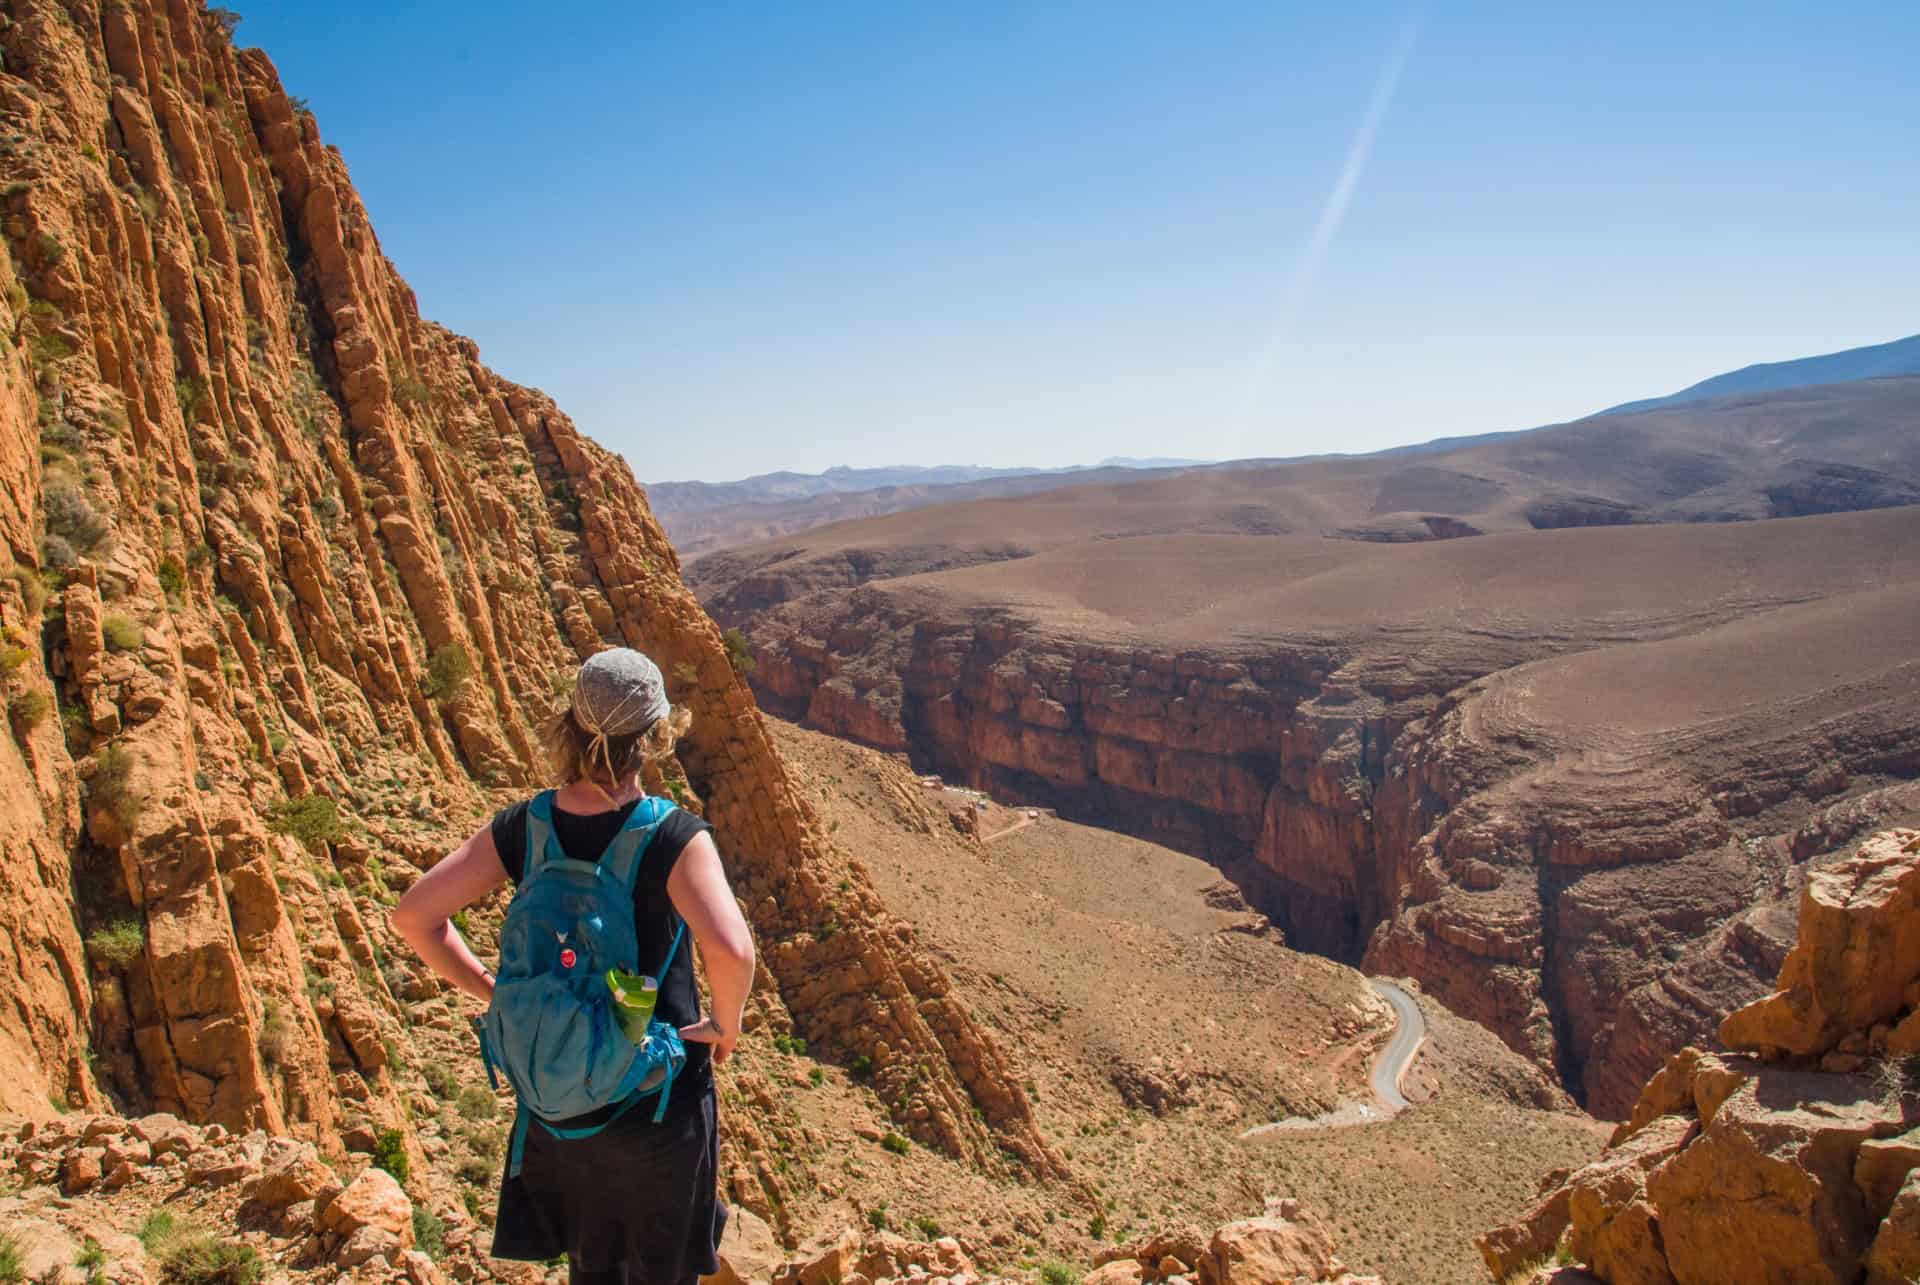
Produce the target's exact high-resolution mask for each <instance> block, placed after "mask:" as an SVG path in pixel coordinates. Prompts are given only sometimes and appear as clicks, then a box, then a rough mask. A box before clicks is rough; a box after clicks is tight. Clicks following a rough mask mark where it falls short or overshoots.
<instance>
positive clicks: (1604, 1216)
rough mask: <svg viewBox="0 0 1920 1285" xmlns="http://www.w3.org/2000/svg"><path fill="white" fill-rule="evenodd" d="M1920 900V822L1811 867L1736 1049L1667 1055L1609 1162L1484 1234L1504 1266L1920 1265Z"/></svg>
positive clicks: (1791, 1274)
mask: <svg viewBox="0 0 1920 1285" xmlns="http://www.w3.org/2000/svg"><path fill="white" fill-rule="evenodd" d="M1917 912H1920V830H1890V831H1885V832H1883V833H1880V834H1877V835H1875V836H1873V837H1872V838H1870V839H1868V840H1867V841H1866V842H1865V843H1862V844H1861V845H1860V846H1859V848H1858V850H1857V851H1856V852H1854V853H1852V854H1851V855H1849V856H1848V857H1846V858H1845V859H1844V860H1841V861H1839V862H1836V863H1834V864H1832V865H1829V866H1827V867H1825V868H1824V869H1821V870H1820V871H1818V872H1817V873H1815V874H1814V875H1813V876H1812V877H1811V878H1810V879H1809V880H1808V881H1807V886H1806V888H1805V890H1804V891H1803V892H1802V894H1801V898H1800V938H1799V941H1798V943H1797V944H1796V945H1795V946H1794V948H1793V950H1792V951H1791V953H1789V954H1788V956H1787V958H1786V962H1785V963H1784V965H1783V966H1782V967H1781V969H1780V977H1779V989H1778V990H1776V991H1775V992H1774V993H1773V994H1771V995H1768V996H1766V997H1765V998H1763V999H1759V1000H1756V1001H1754V1002H1753V1003H1751V1004H1748V1005H1746V1006H1745V1007H1743V1008H1740V1009H1737V1010H1735V1011H1734V1012H1733V1013H1731V1014H1729V1015H1728V1016H1727V1018H1726V1020H1725V1021H1724V1022H1722V1023H1721V1026H1720V1032H1719V1034H1720V1042H1721V1043H1722V1045H1723V1046H1724V1047H1725V1048H1727V1049H1728V1050H1730V1051H1729V1052H1727V1053H1725V1054H1713V1053H1706V1052H1702V1051H1701V1050H1699V1049H1697V1048H1686V1049H1683V1050H1681V1051H1680V1052H1678V1053H1675V1054H1674V1055H1673V1056H1671V1057H1670V1058H1668V1059H1667V1061H1666V1064H1665V1065H1664V1066H1662V1067H1661V1069H1660V1070H1659V1071H1658V1072H1657V1073H1656V1074H1655V1075H1654V1076H1653V1078H1652V1079H1650V1080H1649V1081H1648V1082H1647V1084H1646V1086H1645V1088H1644V1089H1642V1091H1641V1093H1640V1096H1639V1098H1638V1100H1637V1101H1636V1102H1635V1103H1634V1106H1633V1110H1632V1112H1631V1114H1630V1115H1629V1116H1628V1117H1627V1119H1626V1120H1625V1121H1624V1122H1623V1123H1622V1124H1621V1125H1620V1126H1619V1128H1618V1129H1616V1130H1615V1131H1614V1135H1613V1138H1612V1140H1611V1142H1610V1144H1609V1146H1608V1147H1607V1150H1606V1151H1605V1153H1603V1154H1602V1155H1601V1156H1600V1158H1599V1159H1597V1160H1595V1161H1594V1162H1592V1163H1591V1164H1588V1165H1586V1166H1584V1167H1581V1168H1579V1169H1575V1170H1573V1171H1572V1172H1570V1173H1565V1174H1559V1175H1556V1176H1554V1177H1553V1178H1551V1179H1549V1181H1548V1183H1547V1185H1546V1187H1545V1189H1544V1190H1543V1191H1542V1192H1541V1196H1540V1199H1539V1201H1538V1203H1537V1204H1536V1205H1535V1206H1534V1207H1533V1208H1532V1209H1531V1210H1530V1211H1528V1213H1527V1214H1525V1215H1524V1216H1523V1217H1522V1218H1521V1219H1520V1220H1519V1221H1518V1222H1516V1223H1513V1224H1512V1225H1509V1226H1506V1227H1502V1228H1500V1229H1498V1230H1495V1231H1492V1232H1489V1233H1486V1234H1485V1235H1483V1236H1482V1237H1481V1238H1480V1242H1479V1243H1480V1249H1481V1253H1482V1255H1483V1256H1484V1257H1485V1260H1486V1265H1487V1269H1488V1270H1489V1272H1491V1273H1492V1275H1493V1277H1494V1279H1495V1280H1499V1281H1525V1282H1534V1281H1540V1282H1564V1283H1565V1285H1573V1283H1574V1282H1576V1281H1580V1280H1593V1279H1596V1278H1597V1279H1599V1280H1601V1281H1605V1282H1608V1283H1609V1285H1626V1283H1627V1282H1634V1283H1636V1285H1637V1283H1640V1282H1645V1283H1647V1285H1657V1283H1660V1282H1666V1283H1669V1285H1714V1283H1718V1282H1735V1281H1796V1282H1807V1283H1808V1285H1813V1283H1815V1282H1834V1283H1835V1285H1839V1283H1841V1282H1845V1283H1847V1285H1853V1283H1855V1282H1865V1283H1866V1285H1905V1283H1906V1282H1909V1281H1912V1280H1913V1279H1914V1278H1915V1277H1916V1276H1920V1071H1917V1068H1920V1060H1916V1059H1920V913H1917ZM1556 1263H1557V1264H1561V1265H1564V1269H1556V1267H1555V1266H1554V1264H1556ZM1575 1265H1577V1266H1575ZM1581 1269H1584V1270H1581Z"/></svg>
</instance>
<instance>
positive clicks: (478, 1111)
mask: <svg viewBox="0 0 1920 1285" xmlns="http://www.w3.org/2000/svg"><path fill="white" fill-rule="evenodd" d="M456 1105H457V1106H458V1107H459V1110H460V1114H461V1115H463V1116H465V1117H466V1118H467V1119H469V1120H491V1119H493V1117H494V1116H496V1115H498V1114H499V1112H500V1100H499V1099H498V1098H496V1097H494V1096H493V1094H491V1093H489V1092H487V1091H486V1090H485V1089H483V1088H481V1087H480V1086H479V1085H477V1084H469V1085H468V1086H467V1087H466V1088H464V1089H462V1090H460V1097H459V1099H458V1101H457V1103H456Z"/></svg>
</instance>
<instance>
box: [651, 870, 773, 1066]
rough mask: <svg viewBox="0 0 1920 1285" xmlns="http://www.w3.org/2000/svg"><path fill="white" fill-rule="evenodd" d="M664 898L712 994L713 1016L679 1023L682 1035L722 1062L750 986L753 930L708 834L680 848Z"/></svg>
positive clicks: (737, 1036) (734, 1041)
mask: <svg viewBox="0 0 1920 1285" xmlns="http://www.w3.org/2000/svg"><path fill="white" fill-rule="evenodd" d="M667 896H669V897H670V898H672V899H673V908H674V909H675V910H677V911H679V912H680V917H681V918H682V919H684V920H686V921H687V927H688V928H690V929H692V930H693V940H694V943H695V944H696V945H698V946H699V947H700V958H701V960H702V961H703V962H704V963H705V964H706V966H707V988H708V989H709V990H710V991H712V993H713V1012H712V1015H711V1016H709V1017H706V1018H704V1019H702V1020H701V1021H699V1022H696V1023H695V1024H694V1025H692V1026H687V1027H682V1028H681V1030H680V1034H681V1037H682V1038H684V1039H689V1040H697V1041H699V1042H700V1043H703V1044H710V1045H712V1046H713V1060H714V1061H715V1062H724V1061H726V1060H727V1055H728V1054H730V1053H732V1052H733V1046H734V1045H735V1044H737V1043H738V1042H739V1040H740V1021H741V1016H742V1014H743V1012H744V1010H745V1008H746V1005H747V992H748V991H749V990H751V989H752V988H753V934H752V933H751V932H749V931H748V929H747V921H746V919H745V918H744V917H742V915H741V914H740V905H739V903H738V902H736V901H735V900H734V899H733V889H731V888H729V887H728V886H727V872H726V870H725V869H724V868H722V866H721V864H720V850H719V849H718V848H716V847H714V846H713V839H712V837H711V836H709V835H706V834H700V835H696V836H694V838H693V840H692V841H691V842H689V843H688V844H687V846H686V847H685V848H683V849H681V851H680V859H679V860H678V861H677V862H675V863H674V867H673V873H672V874H671V875H669V876H667Z"/></svg>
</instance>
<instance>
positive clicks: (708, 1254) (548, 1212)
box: [493, 1077, 727, 1285]
mask: <svg viewBox="0 0 1920 1285" xmlns="http://www.w3.org/2000/svg"><path fill="white" fill-rule="evenodd" d="M702 1078H704V1077H702ZM683 1095H684V1096H683ZM719 1169H720V1142H719V1130H718V1127H717V1121H716V1118H715V1109H714V1101H713V1082H712V1081H711V1080H707V1081H706V1083H705V1084H698V1085H695V1084H689V1085H686V1086H685V1087H684V1089H683V1088H682V1087H681V1086H680V1085H675V1086H674V1090H673V1095H672V1097H671V1098H670V1099H669V1105H668V1110H667V1117H666V1119H664V1120H662V1121H661V1122H660V1123H659V1124H655V1123H654V1122H653V1111H652V1109H651V1104H650V1103H643V1104H641V1105H640V1106H639V1107H636V1108H635V1109H634V1110H632V1111H629V1112H627V1113H626V1114H625V1115H623V1116H621V1117H620V1118H619V1119H618V1120H615V1121H614V1122H613V1123H612V1124H610V1125H608V1126H607V1127H606V1128H605V1129H603V1130H601V1131H600V1132H599V1133H597V1134H594V1135H593V1136H592V1137H590V1138H572V1139H566V1138H556V1137H554V1136H553V1135H552V1134H551V1133H549V1132H547V1130H546V1129H544V1128H542V1127H541V1125H540V1122H539V1121H537V1120H535V1121H530V1122H529V1123H528V1125H527V1141H526V1147H525V1151H524V1154H523V1155H522V1157H521V1164H520V1176H519V1177H518V1178H508V1177H504V1176H503V1177H502V1179H501V1183H500V1205H499V1211H498V1216H497V1217H496V1218H495V1220H494V1228H493V1256H494V1257H495V1258H515V1259H525V1260H529V1261H533V1262H545V1261H547V1260H549V1259H552V1258H555V1257H557V1256H558V1255H560V1254H562V1253H564V1254H566V1255H567V1261H568V1263H569V1265H570V1266H571V1267H573V1268H574V1269H575V1270H577V1271H582V1272H602V1271H612V1270H614V1269H616V1268H620V1267H625V1268H626V1269H627V1274H628V1277H629V1279H631V1280H635V1281H647V1282H660V1283H661V1285H672V1283H673V1282H679V1281H684V1280H688V1279H691V1278H692V1277H695V1276H706V1275H710V1274H712V1273H713V1272H716V1271H718V1270H719V1268H720V1260H719V1259H718V1257H716V1255H715V1250H716V1249H717V1248H718V1246H719V1244H720V1233H721V1231H722V1230H723V1229H724V1228H725V1226H726V1220H727V1208H726V1206H725V1205H723V1204H721V1203H720V1199H719V1195H718V1179H719Z"/></svg>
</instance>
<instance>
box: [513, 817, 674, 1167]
mask: <svg viewBox="0 0 1920 1285" xmlns="http://www.w3.org/2000/svg"><path fill="white" fill-rule="evenodd" d="M672 811H673V804H671V803H668V802H667V801H666V800H664V799H653V798H649V799H643V800H642V801H641V802H640V804H639V805H638V806H637V807H635V808H634V809H633V811H632V812H631V813H630V814H629V815H628V817H627V820H626V823H625V824H624V825H622V826H621V827H620V831H619V833H618V834H616V835H614V837H613V841H612V842H611V843H609V844H608V845H607V849H606V851H605V852H604V853H602V854H601V857H600V860H599V861H598V862H597V863H594V862H586V861H575V860H573V859H572V858H570V857H568V856H567V855H566V854H565V853H564V852H562V851H561V849H560V840H559V839H558V838H557V837H556V836H555V834H554V832H553V791H551V790H548V791H546V792H545V793H543V794H540V795H537V796H535V798H534V799H533V801H532V803H531V804H529V805H528V807H527V862H526V868H525V873H524V874H523V875H522V876H521V880H520V887H519V890H518V891H516V892H515V893H514V895H513V900H512V902H511V903H509V904H508V906H507V917H506V921H505V922H504V923H502V924H501V926H500V966H499V968H498V969H497V970H495V975H494V984H493V1002H492V1003H490V1004H489V1005H488V1006H487V1012H486V1015H485V1016H484V1017H482V1018H479V1019H477V1021H476V1022H475V1026H476V1027H477V1028H478V1030H479V1034H480V1056H481V1059H482V1061H484V1062H485V1064H486V1068H487V1079H488V1080H489V1081H490V1082H491V1083H492V1084H493V1086H494V1087H495V1088H496V1089H498V1088H499V1087H500V1081H499V1078H498V1077H499V1075H501V1074H504V1075H505V1076H506V1077H507V1081H508V1083H510V1084H512V1085H513V1091H514V1094H515V1096H516V1097H517V1098H518V1099H519V1103H518V1108H517V1110H516V1111H515V1114H514V1120H513V1141H512V1143H511V1145H510V1147H509V1149H508V1159H507V1173H508V1175H509V1176H510V1177H518V1176H519V1173H520V1154H521V1151H522V1149H523V1148H524V1146H525V1143H526V1136H527V1122H528V1120H529V1119H530V1118H532V1119H538V1120H539V1121H540V1125H541V1127H542V1128H544V1129H546V1130H547V1131H548V1132H549V1133H551V1134H553V1135H554V1136H555V1137H559V1138H586V1137H591V1136H592V1135H594V1134H596V1133H598V1132H600V1131H601V1130H602V1129H604V1128H606V1127H607V1125H609V1124H612V1123H613V1121H614V1120H616V1119H618V1118H619V1117H620V1116H622V1115H625V1114H626V1113H627V1112H628V1111H629V1110H631V1109H632V1108H633V1106H634V1105H635V1104H637V1103H639V1102H640V1101H642V1100H643V1099H645V1098H648V1097H653V1098H655V1099H656V1100H657V1101H656V1105H655V1107H654V1110H653V1119H654V1122H655V1123H658V1122H659V1121H660V1119H661V1118H662V1117H663V1116H665V1114H666V1111H667V1096H668V1095H669V1094H670V1093H672V1091H673V1077H674V1076H675V1075H677V1074H678V1073H679V1071H680V1068H681V1066H682V1065H684V1064H685V1062H686V1048H685V1046H684V1045H683V1044H682V1043H681V1042H680V1032H679V1030H678V1029H677V1028H676V1027H674V1026H673V1025H672V1024H670V1023H667V1022H663V1021H659V1020H658V1019H656V1020H654V1021H653V1022H652V1023H651V1024H650V1025H649V1026H648V1028H647V1042H646V1043H645V1044H644V1045H635V1044H634V1043H633V1042H632V1041H631V1040H629V1039H628V1038H627V1037H626V1036H625V1035H624V1034H622V1032H621V1030H620V1025H619V1022H618V1021H617V1020H616V1016H615V1014H614V1011H613V999H612V996H611V995H609V994H608V992H607V984H606V973H607V970H608V969H609V968H617V969H620V970H621V971H622V972H628V973H634V972H638V971H639V970H640V969H639V965H640V960H639V954H640V947H639V943H638V941H637V939H636V936H635V931H634V924H633V880H634V876H635V875H636V874H637V873H638V872H639V869H640V858H641V857H642V856H643V855H644V854H645V853H646V850H647V844H648V843H649V842H651V841H652V839H653V835H654V832H655V831H656V830H658V829H659V828H660V823H661V822H662V821H664V820H666V818H667V815H668V814H669V813H671V812H672ZM685 932H686V924H685V923H684V922H681V923H679V924H678V925H677V926H676V927H675V928H674V930H673V944H672V945H671V946H669V947H668V948H667V957H666V958H665V959H664V960H662V961H661V963H660V971H659V972H658V973H657V974H656V976H658V977H659V978H660V984H661V986H662V987H664V986H665V985H666V977H667V969H668V968H669V967H671V966H672V964H673V958H674V956H675V955H676V954H677V953H678V952H679V950H680V938H681V936H682V935H683V934H684V933H685ZM616 1105H617V1106H618V1110H616V1111H615V1112H614V1113H613V1115H611V1116H610V1117H608V1119H607V1120H606V1121H605V1122H603V1123H601V1124H598V1125H594V1126H591V1127H588V1128H571V1129H569V1128H561V1127H558V1126H556V1125H554V1124H552V1123H549V1122H550V1121H554V1120H565V1119H568V1118H570V1117H573V1116H580V1115H586V1114H587V1113H589V1112H592V1111H600V1110H604V1109H605V1108H607V1107H611V1106H616Z"/></svg>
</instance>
